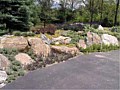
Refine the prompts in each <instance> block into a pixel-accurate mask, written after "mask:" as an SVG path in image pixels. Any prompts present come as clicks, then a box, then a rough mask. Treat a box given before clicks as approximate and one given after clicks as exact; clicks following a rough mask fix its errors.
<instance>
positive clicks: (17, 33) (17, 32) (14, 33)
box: [13, 31, 21, 36]
mask: <svg viewBox="0 0 120 90" xmlns="http://www.w3.org/2000/svg"><path fill="white" fill-rule="evenodd" d="M13 35H14V36H21V32H20V31H14V32H13Z"/></svg>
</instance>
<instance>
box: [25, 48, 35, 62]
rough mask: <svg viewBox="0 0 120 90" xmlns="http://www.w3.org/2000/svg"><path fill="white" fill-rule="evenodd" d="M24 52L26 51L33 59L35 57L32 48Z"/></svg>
mask: <svg viewBox="0 0 120 90" xmlns="http://www.w3.org/2000/svg"><path fill="white" fill-rule="evenodd" d="M24 53H27V54H28V55H29V56H30V57H31V58H32V59H33V60H35V59H36V55H35V54H34V53H33V50H32V49H29V50H28V51H26V52H24Z"/></svg>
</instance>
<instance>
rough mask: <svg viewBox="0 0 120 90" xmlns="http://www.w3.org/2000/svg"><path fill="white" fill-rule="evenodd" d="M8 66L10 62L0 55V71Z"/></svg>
mask: <svg viewBox="0 0 120 90" xmlns="http://www.w3.org/2000/svg"><path fill="white" fill-rule="evenodd" d="M9 65H10V61H9V60H8V58H7V57H5V56H4V55H2V54H0V69H1V70H5V69H6V68H7V67H8V66H9Z"/></svg>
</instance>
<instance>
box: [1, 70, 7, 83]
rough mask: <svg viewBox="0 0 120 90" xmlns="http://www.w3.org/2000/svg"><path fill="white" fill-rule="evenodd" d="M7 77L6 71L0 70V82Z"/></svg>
mask: <svg viewBox="0 0 120 90" xmlns="http://www.w3.org/2000/svg"><path fill="white" fill-rule="evenodd" d="M7 78H8V75H7V73H6V71H0V84H1V83H4V82H5V81H6V79H7Z"/></svg>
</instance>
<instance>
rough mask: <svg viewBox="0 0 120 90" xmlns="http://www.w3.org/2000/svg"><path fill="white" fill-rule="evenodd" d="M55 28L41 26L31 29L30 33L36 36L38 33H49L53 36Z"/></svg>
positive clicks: (53, 26)
mask: <svg viewBox="0 0 120 90" xmlns="http://www.w3.org/2000/svg"><path fill="white" fill-rule="evenodd" d="M56 29H57V27H56V26H55V25H53V24H48V25H47V26H45V27H43V26H36V27H34V28H32V29H31V31H32V32H34V33H36V34H40V33H43V34H44V33H49V34H52V35H53V34H54V33H55V31H56Z"/></svg>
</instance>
